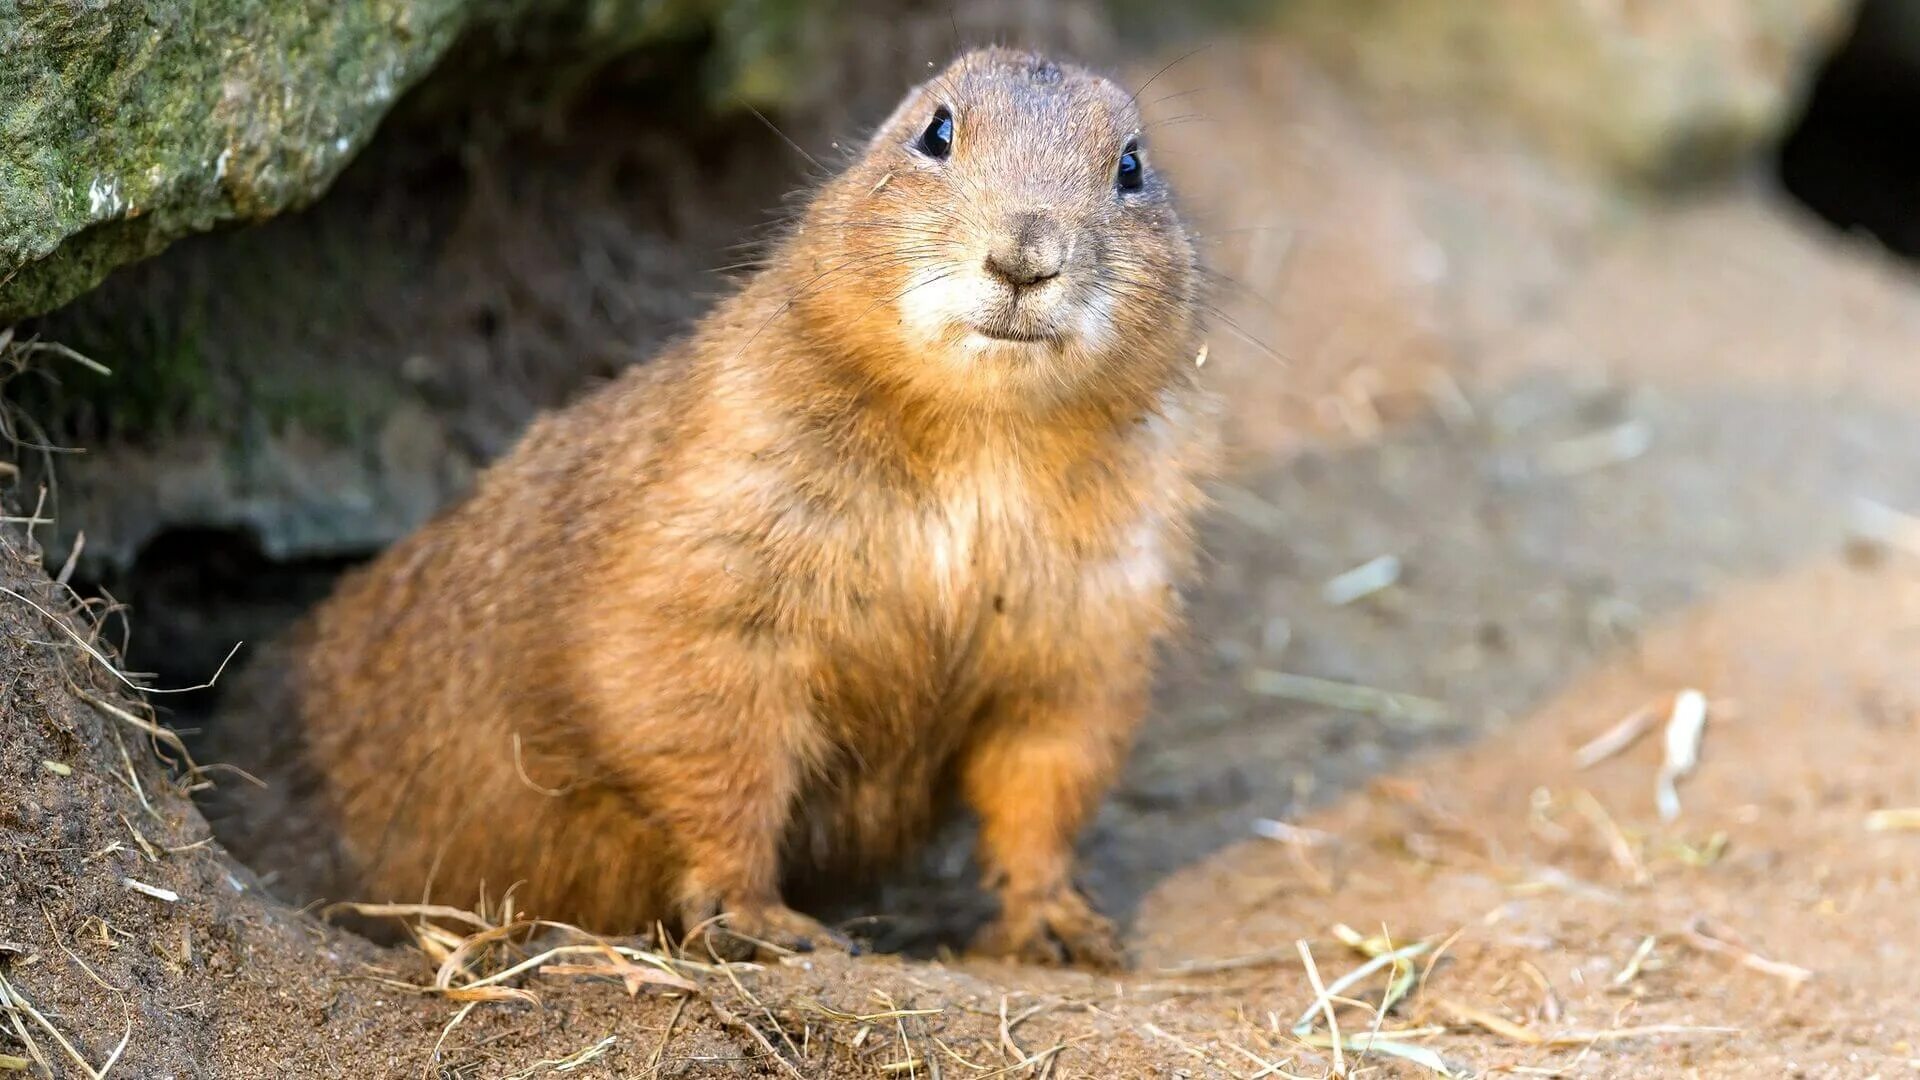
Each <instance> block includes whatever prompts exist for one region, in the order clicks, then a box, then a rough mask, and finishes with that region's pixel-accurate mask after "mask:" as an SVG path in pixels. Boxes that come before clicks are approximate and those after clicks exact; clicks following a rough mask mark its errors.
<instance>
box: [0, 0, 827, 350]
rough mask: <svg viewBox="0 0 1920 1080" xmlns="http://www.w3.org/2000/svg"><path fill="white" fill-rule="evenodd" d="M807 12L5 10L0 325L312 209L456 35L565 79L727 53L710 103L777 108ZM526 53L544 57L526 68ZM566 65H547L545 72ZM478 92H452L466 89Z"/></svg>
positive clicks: (484, 52)
mask: <svg viewBox="0 0 1920 1080" xmlns="http://www.w3.org/2000/svg"><path fill="white" fill-rule="evenodd" d="M817 6H819V5H818V4H817V2H816V0H674V2H671V3H656V2H647V0H582V2H579V3H573V2H569V0H295V2H292V3H274V2H270V0H207V2H200V3H195V2H188V0H144V2H142V0H100V2H93V3H69V2H64V0H27V2H26V3H21V4H7V5H5V6H0V140H4V142H5V143H6V145H7V147H8V153H7V159H8V160H7V162H6V168H4V169H0V325H5V324H7V323H10V322H13V321H14V320H17V319H20V318H23V317H26V316H30V315H34V314H38V313H40V312H44V311H48V310H51V309H53V308H55V307H58V306H60V305H61V304H64V303H66V302H67V301H69V300H71V299H73V298H74V297H75V296H78V295H80V294H81V293H83V292H85V291H87V290H88V289H91V288H92V287H94V286H95V285H97V284H99V282H100V281H101V279H102V278H103V277H105V276H106V274H107V273H108V272H109V271H111V270H112V269H113V268H114V267H116V266H119V265H122V264H124V263H128V262H132V261H135V260H138V259H141V258H145V257H146V256H149V255H152V254H154V253H155V252H157V251H159V250H161V249H162V248H164V247H165V246H166V245H167V244H168V243H170V242H172V241H173V240H175V239H177V238H179V237H182V236H185V235H189V234H191V233H196V232H203V231H205V230H207V229H209V228H212V227H214V226H216V225H219V224H221V223H224V222H236V221H259V220H262V219H265V218H269V217H272V216H274V215H276V214H280V213H284V212H285V211H287V210H289V209H293V208H296V207H299V206H302V205H305V204H307V203H310V202H312V201H313V200H314V199H316V198H318V197H319V196H320V195H321V194H322V193H324V192H325V191H326V190H327V188H328V186H329V185H330V184H331V183H332V182H333V180H334V178H335V177H336V176H338V175H339V173H340V171H341V169H342V168H344V167H345V165H346V164H347V162H348V161H349V160H350V159H351V158H352V157H353V156H354V155H355V154H356V153H357V152H358V151H359V150H360V149H361V148H362V147H363V146H364V145H365V144H366V143H367V142H368V140H369V139H371V138H372V136H373V133H374V130H375V129H376V127H377V126H378V125H379V123H380V121H381V119H382V118H383V117H385V116H386V115H387V113H388V112H389V110H390V109H391V108H393V106H394V104H395V102H396V101H397V100H398V99H399V98H400V96H401V95H402V94H404V93H405V92H406V91H408V90H409V89H410V88H412V87H413V86H414V85H415V84H416V83H418V82H420V81H421V79H422V78H423V77H424V76H426V75H427V74H428V73H429V72H431V71H433V70H434V68H435V65H436V64H438V63H439V62H440V61H441V60H442V58H443V57H444V56H445V55H446V54H447V53H448V51H449V49H451V48H453V47H454V45H455V44H456V42H459V41H460V40H462V37H463V35H465V38H466V40H468V41H469V42H471V43H473V46H474V47H473V48H472V49H471V50H469V51H470V52H471V54H472V59H473V60H474V63H475V65H477V66H480V67H481V68H483V69H485V65H486V64H487V63H488V62H489V61H490V60H498V58H499V57H500V56H501V55H502V54H507V55H512V56H515V57H519V58H520V59H522V60H526V61H527V62H524V63H520V64H517V65H515V66H516V67H518V68H522V69H524V68H529V67H531V68H538V69H543V76H544V77H546V78H548V79H550V80H551V81H553V82H555V83H559V82H565V81H567V80H568V79H572V78H575V77H576V76H577V75H578V74H580V73H583V72H589V71H591V70H592V69H593V68H595V67H597V66H598V65H601V64H604V63H606V62H607V61H608V60H610V59H612V58H614V57H617V56H620V55H622V54H624V53H627V52H631V51H632V50H634V49H636V48H639V47H641V46H645V45H651V44H659V43H662V42H674V41H685V40H699V39H701V38H703V37H706V36H708V35H711V36H712V37H713V39H714V40H715V41H716V42H718V45H717V46H716V47H715V48H714V49H713V50H712V52H711V54H710V55H709V57H708V64H707V67H706V69H705V71H704V72H703V73H702V76H701V77H702V79H703V80H704V81H705V83H706V89H707V90H708V91H709V92H711V93H713V94H726V95H739V96H743V97H746V98H749V99H758V100H762V101H767V100H778V99H779V97H780V96H781V95H782V94H783V93H784V92H786V91H787V90H788V89H789V88H790V87H791V85H792V79H791V76H790V70H791V68H792V66H793V65H794V63H795V62H796V58H797V57H798V56H799V55H801V53H802V51H803V48H804V44H805V43H806V42H807V41H808V40H809V39H808V38H807V36H806V35H805V34H803V33H800V23H801V21H802V19H803V17H804V16H806V15H807V14H808V13H809V9H810V8H812V7H817ZM529 54H532V55H533V56H534V57H535V59H533V60H527V57H528V55H529ZM554 68H560V69H562V70H560V71H558V72H556V71H555V70H552V69H554ZM473 93H474V89H473V85H471V84H470V85H468V86H466V87H464V88H462V89H461V90H459V91H458V92H457V94H455V96H459V95H464V96H467V97H471V96H472V95H473Z"/></svg>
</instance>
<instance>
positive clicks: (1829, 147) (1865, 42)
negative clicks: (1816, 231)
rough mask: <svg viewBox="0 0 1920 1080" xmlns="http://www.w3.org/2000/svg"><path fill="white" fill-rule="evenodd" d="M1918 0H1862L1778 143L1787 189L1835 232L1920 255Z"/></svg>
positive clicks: (1904, 254) (1919, 23)
mask: <svg viewBox="0 0 1920 1080" xmlns="http://www.w3.org/2000/svg"><path fill="white" fill-rule="evenodd" d="M1917 125H1920V4H1915V3H1913V2H1912V0H1866V3H1864V4H1863V5H1862V6H1861V9H1860V12H1859V18H1858V22H1857V23H1856V24H1855V26H1854V29H1853V31H1852V33H1851V34H1850V35H1849V36H1848V37H1847V39H1846V40H1845V41H1844V42H1843V43H1842V44H1841V45H1840V47H1839V48H1838V49H1837V50H1836V51H1835V52H1834V54H1833V55H1832V57H1830V58H1829V59H1828V61H1827V63H1826V64H1825V65H1824V66H1823V67H1822V68H1821V70H1820V73H1819V75H1818V77H1817V78H1816V79H1815V81H1814V83H1813V86H1812V88H1811V92H1810V94H1809V96H1808V98H1807V104H1806V107H1805V110H1804V111H1803V113H1802V115H1801V117H1800V120H1799V122H1798V123H1797V124H1796V125H1795V126H1794V128H1793V130H1792V131H1791V132H1790V133H1789V134H1788V136H1787V138H1786V140H1785V141H1784V142H1783V143H1782V144H1781V147H1780V152H1779V159H1778V163H1777V164H1778V169H1779V177H1780V181H1781V183H1782V184H1783V185H1784V186H1785V188H1786V191H1787V192H1788V194H1790V195H1792V196H1793V197H1794V198H1795V199H1798V200H1799V201H1800V202H1801V203H1803V204H1805V205H1806V206H1807V208H1809V209H1811V210H1812V211H1813V212H1814V213H1816V214H1818V215H1819V216H1820V217H1821V218H1823V219H1825V220H1826V221H1827V222H1829V223H1831V224H1832V225H1834V226H1835V227H1837V228H1840V229H1844V230H1847V231H1849V232H1856V233H1863V234H1866V235H1868V236H1871V237H1873V238H1874V239H1875V240H1877V241H1879V242H1880V243H1881V244H1883V245H1885V246H1886V248H1887V249H1888V250H1889V251H1892V252H1895V253H1897V254H1899V255H1902V256H1904V257H1906V258H1910V259H1920V139H1916V138H1914V133H1915V130H1916V126H1917Z"/></svg>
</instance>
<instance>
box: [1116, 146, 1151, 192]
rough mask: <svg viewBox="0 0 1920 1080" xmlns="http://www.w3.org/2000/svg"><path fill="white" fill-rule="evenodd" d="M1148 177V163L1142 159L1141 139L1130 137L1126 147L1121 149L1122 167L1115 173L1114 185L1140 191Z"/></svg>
mask: <svg viewBox="0 0 1920 1080" xmlns="http://www.w3.org/2000/svg"><path fill="white" fill-rule="evenodd" d="M1146 178H1147V165H1146V162H1144V161H1142V160H1141V159H1140V140H1139V139H1128V140H1127V145H1126V148H1125V149H1123V150H1121V151H1120V168H1119V170H1118V171H1117V172H1116V173H1115V174H1114V178H1113V182H1114V186H1116V187H1118V188H1119V189H1120V190H1121V191H1139V190H1140V185H1141V184H1143V183H1145V182H1146Z"/></svg>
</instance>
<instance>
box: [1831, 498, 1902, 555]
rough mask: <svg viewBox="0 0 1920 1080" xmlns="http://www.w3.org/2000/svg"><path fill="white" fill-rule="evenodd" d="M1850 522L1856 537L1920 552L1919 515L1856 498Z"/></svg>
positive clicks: (1849, 517) (1849, 524)
mask: <svg viewBox="0 0 1920 1080" xmlns="http://www.w3.org/2000/svg"><path fill="white" fill-rule="evenodd" d="M1847 526H1848V530H1849V531H1850V532H1852V533H1853V535H1854V538H1855V539H1858V540H1866V541H1870V542H1872V543H1875V544H1880V545H1882V546H1884V547H1890V548H1898V549H1899V550H1901V551H1905V552H1909V553H1912V554H1920V518H1917V517H1914V516H1913V515H1912V514H1909V513H1907V512H1905V511H1903V510H1895V509H1894V508H1893V507H1891V506H1888V505H1886V504H1885V503H1880V502H1875V501H1874V500H1872V499H1868V498H1864V497H1861V498H1856V499H1854V500H1853V513H1852V514H1850V515H1849V516H1848V522H1847Z"/></svg>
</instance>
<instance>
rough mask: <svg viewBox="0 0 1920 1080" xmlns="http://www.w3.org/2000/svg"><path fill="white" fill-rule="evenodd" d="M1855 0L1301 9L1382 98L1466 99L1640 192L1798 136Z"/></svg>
mask: <svg viewBox="0 0 1920 1080" xmlns="http://www.w3.org/2000/svg"><path fill="white" fill-rule="evenodd" d="M1856 6H1857V4H1856V2H1855V0H1774V2H1768V3H1754V2H1751V0H1700V2H1694V3H1684V4H1671V3H1637V2H1633V0H1536V2H1528V3H1515V2H1511V0H1508V2H1495V3H1467V4H1463V3H1456V2H1454V0H1371V2H1367V3H1353V2H1351V0H1299V2H1297V3H1295V4H1293V5H1291V6H1290V7H1288V8H1287V9H1286V10H1287V15H1286V22H1287V25H1288V26H1289V28H1290V30H1291V32H1293V33H1295V34H1297V35H1299V36H1300V37H1301V38H1303V39H1304V40H1306V41H1308V42H1310V43H1312V44H1314V45H1315V46H1316V47H1317V48H1318V49H1319V50H1320V51H1321V52H1322V53H1323V54H1325V55H1328V56H1330V57H1332V58H1334V59H1335V60H1337V62H1339V63H1340V64H1341V65H1342V66H1343V68H1345V69H1346V70H1348V71H1349V72H1350V73H1351V74H1352V75H1354V76H1356V77H1357V78H1358V79H1359V80H1360V81H1362V82H1364V83H1367V84H1370V85H1371V86H1373V87H1374V88H1375V89H1377V90H1382V91H1386V92H1391V93H1395V94H1403V95H1408V96H1413V97H1440V98H1448V99H1454V100H1456V101H1457V102H1458V103H1459V104H1460V105H1462V106H1463V107H1465V108H1467V109H1470V110H1478V111H1482V112H1484V113H1486V114H1488V115H1490V116H1493V117H1496V118H1498V119H1500V120H1502V121H1504V122H1506V123H1509V124H1512V125H1514V126H1515V127H1517V128H1519V129H1521V130H1523V131H1525V132H1526V133H1528V134H1529V135H1531V136H1532V137H1534V138H1536V139H1538V140H1539V141H1541V142H1542V143H1544V144H1546V145H1547V146H1549V147H1550V148H1552V149H1553V150H1554V151H1555V152H1557V153H1559V154H1562V155H1563V156H1565V157H1567V158H1569V159H1571V160H1574V161H1578V162H1580V163H1582V164H1584V165H1588V166H1591V167H1594V168H1598V169H1601V170H1603V171H1606V172H1608V173H1613V174H1617V175H1620V176H1624V177H1627V178H1630V179H1632V180H1635V181H1645V180H1656V181H1670V180H1678V179H1693V178H1697V177H1699V176H1700V175H1702V174H1710V173H1713V172H1717V171H1721V170H1723V169H1725V168H1726V167H1727V166H1728V165H1730V164H1733V163H1737V162H1738V161H1740V160H1741V159H1742V158H1744V157H1745V156H1746V155H1747V154H1749V153H1750V152H1752V151H1753V149H1754V148H1755V147H1757V146H1760V145H1763V144H1765V143H1767V142H1769V141H1770V140H1772V139H1774V138H1776V137H1777V136H1778V135H1779V134H1780V132H1781V131H1782V129H1783V128H1784V127H1785V126H1786V125H1787V124H1788V123H1789V122H1791V119H1792V116H1793V113H1794V110H1795V109H1796V108H1797V106H1798V104H1799V100H1800V96H1801V94H1802V92H1803V91H1804V89H1805V87H1806V84H1807V82H1808V80H1809V79H1810V77H1811V68H1812V66H1813V64H1814V63H1816V62H1817V61H1818V60H1819V59H1820V58H1821V57H1822V56H1823V55H1824V54H1825V53H1826V52H1827V50H1829V49H1830V48H1832V46H1833V45H1834V44H1835V42H1837V41H1838V39H1839V36H1840V35H1841V34H1842V33H1843V32H1844V31H1845V30H1846V29H1847V28H1848V26H1849V19H1850V16H1851V15H1852V13H1853V11H1854V9H1855V8H1856Z"/></svg>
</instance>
